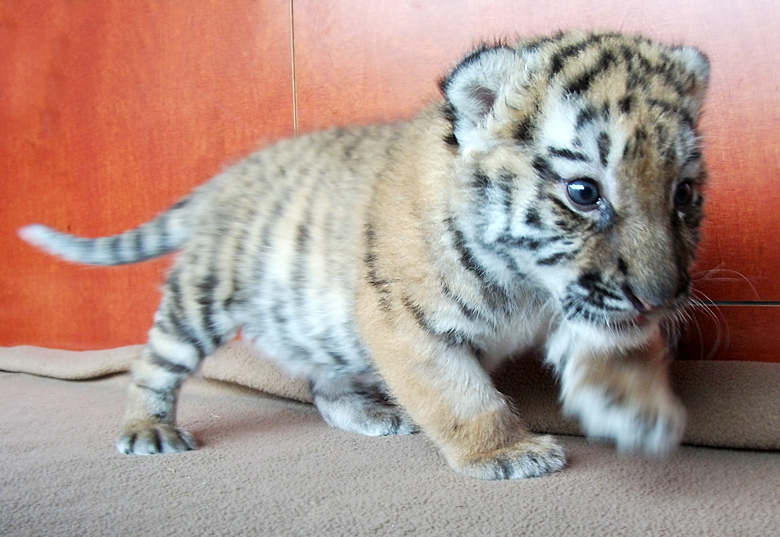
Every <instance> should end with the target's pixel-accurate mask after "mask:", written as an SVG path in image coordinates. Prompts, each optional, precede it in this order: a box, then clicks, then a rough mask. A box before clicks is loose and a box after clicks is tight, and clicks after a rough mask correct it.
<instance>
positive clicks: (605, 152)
mask: <svg viewBox="0 0 780 537" xmlns="http://www.w3.org/2000/svg"><path fill="white" fill-rule="evenodd" d="M598 147H599V161H600V162H601V165H602V166H604V167H605V168H606V167H607V159H608V158H609V151H610V149H611V148H612V140H611V139H610V137H609V134H607V133H606V132H604V131H602V132H601V133H600V134H599V139H598Z"/></svg>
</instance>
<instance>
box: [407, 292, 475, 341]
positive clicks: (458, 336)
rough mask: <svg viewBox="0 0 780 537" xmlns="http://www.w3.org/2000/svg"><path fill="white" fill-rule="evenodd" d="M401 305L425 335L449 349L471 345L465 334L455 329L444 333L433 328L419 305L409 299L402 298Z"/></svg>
mask: <svg viewBox="0 0 780 537" xmlns="http://www.w3.org/2000/svg"><path fill="white" fill-rule="evenodd" d="M402 303H403V305H404V307H405V308H406V309H407V310H408V311H409V312H411V314H412V316H413V317H414V319H415V321H417V324H418V325H419V326H420V328H422V329H423V330H424V331H425V332H426V333H427V334H429V335H431V336H434V337H436V338H438V339H441V340H443V341H444V343H446V344H447V345H449V346H451V347H460V346H463V345H471V340H470V339H469V338H468V337H467V336H466V335H465V334H463V333H462V332H460V331H459V330H456V329H455V328H449V329H447V330H444V331H441V330H437V329H436V328H434V326H433V324H432V323H431V320H430V319H429V318H428V316H427V315H426V313H425V311H424V310H423V309H422V307H421V306H420V305H419V304H417V303H415V302H414V301H413V300H412V299H411V298H409V297H404V298H403V300H402Z"/></svg>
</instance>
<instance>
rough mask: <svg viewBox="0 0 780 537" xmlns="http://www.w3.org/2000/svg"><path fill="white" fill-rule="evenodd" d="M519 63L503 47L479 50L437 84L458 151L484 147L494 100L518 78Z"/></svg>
mask: <svg viewBox="0 0 780 537" xmlns="http://www.w3.org/2000/svg"><path fill="white" fill-rule="evenodd" d="M522 72H523V61H522V59H521V58H520V56H519V55H518V53H517V52H516V51H515V50H514V49H512V48H509V47H506V46H483V47H481V48H479V49H477V50H475V51H474V52H472V53H471V54H469V55H468V56H466V57H465V58H464V59H463V60H462V61H461V62H460V63H459V64H458V65H457V66H456V67H455V69H453V70H452V72H450V74H449V75H447V76H446V77H445V78H444V79H442V81H441V83H440V87H441V90H442V93H444V97H445V98H446V99H447V103H448V104H449V106H450V107H451V112H452V113H451V117H450V119H451V120H452V122H453V134H454V135H455V140H457V142H458V146H459V147H460V149H461V151H464V152H465V151H468V150H470V149H482V148H484V146H485V144H486V143H488V140H489V135H488V133H487V132H485V131H486V129H485V127H486V123H487V118H488V116H489V115H490V113H491V112H492V111H493V108H494V105H495V103H496V100H497V99H498V98H499V97H501V96H502V93H503V92H505V91H506V89H507V88H508V87H509V84H511V83H512V82H513V81H514V80H516V77H517V76H518V74H520V73H522Z"/></svg>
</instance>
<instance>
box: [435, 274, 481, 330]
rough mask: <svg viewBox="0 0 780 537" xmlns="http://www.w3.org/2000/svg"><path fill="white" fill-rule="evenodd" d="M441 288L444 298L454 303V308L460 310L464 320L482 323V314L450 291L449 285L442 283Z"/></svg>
mask: <svg viewBox="0 0 780 537" xmlns="http://www.w3.org/2000/svg"><path fill="white" fill-rule="evenodd" d="M441 288H442V292H443V293H444V296H446V297H447V298H448V299H450V300H451V301H452V302H454V303H455V305H456V306H458V309H459V310H460V312H461V314H463V316H464V317H466V319H468V320H469V321H480V322H484V318H483V317H482V314H481V313H480V312H479V311H478V310H476V309H474V308H472V307H471V306H470V305H468V304H466V302H464V301H463V299H462V298H461V297H459V296H457V295H456V294H455V293H453V291H452V289H451V288H450V286H449V285H447V283H446V282H442V284H441Z"/></svg>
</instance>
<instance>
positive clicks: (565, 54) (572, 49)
mask: <svg viewBox="0 0 780 537" xmlns="http://www.w3.org/2000/svg"><path fill="white" fill-rule="evenodd" d="M599 41H601V36H599V35H590V36H588V38H587V39H585V40H584V41H579V42H577V43H573V44H571V45H567V46H565V47H562V48H561V49H559V50H558V52H556V53H555V54H553V57H552V61H551V62H550V64H551V67H550V79H551V80H552V79H553V78H554V77H555V76H556V75H557V74H558V73H560V72H561V71H563V69H564V68H565V67H566V63H567V62H568V61H569V60H570V59H571V58H574V57H576V56H579V55H580V54H582V53H583V52H584V51H585V50H586V49H587V48H588V47H589V46H590V45H592V44H594V43H597V42H599Z"/></svg>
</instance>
